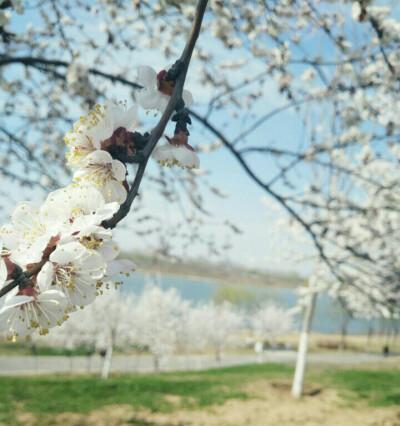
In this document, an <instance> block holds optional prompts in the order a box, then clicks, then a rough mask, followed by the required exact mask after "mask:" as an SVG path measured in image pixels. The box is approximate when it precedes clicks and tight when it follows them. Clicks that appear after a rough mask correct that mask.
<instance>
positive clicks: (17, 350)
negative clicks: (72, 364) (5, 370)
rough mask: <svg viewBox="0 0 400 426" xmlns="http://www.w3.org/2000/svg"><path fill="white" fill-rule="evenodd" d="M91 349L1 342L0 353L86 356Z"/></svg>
mask: <svg viewBox="0 0 400 426" xmlns="http://www.w3.org/2000/svg"><path fill="white" fill-rule="evenodd" d="M88 354H90V350H89V349H87V348H85V347H81V348H77V349H74V350H68V349H63V348H51V347H48V346H32V345H30V344H29V343H28V342H15V343H14V342H0V355H2V356H5V355H40V356H49V355H52V356H85V355H88Z"/></svg>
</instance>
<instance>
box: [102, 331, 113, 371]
mask: <svg viewBox="0 0 400 426" xmlns="http://www.w3.org/2000/svg"><path fill="white" fill-rule="evenodd" d="M113 346H114V333H113V332H110V337H109V339H108V345H107V349H106V355H105V357H104V362H103V368H102V369H101V378H102V379H108V376H109V375H110V371H111V361H112V355H113Z"/></svg>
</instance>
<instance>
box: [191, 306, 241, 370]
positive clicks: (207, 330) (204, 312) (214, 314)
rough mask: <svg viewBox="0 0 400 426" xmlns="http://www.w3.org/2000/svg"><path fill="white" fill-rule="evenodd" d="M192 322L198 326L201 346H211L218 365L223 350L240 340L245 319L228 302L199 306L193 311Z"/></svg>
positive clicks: (198, 337)
mask: <svg viewBox="0 0 400 426" xmlns="http://www.w3.org/2000/svg"><path fill="white" fill-rule="evenodd" d="M191 321H192V323H194V324H197V326H198V329H197V333H198V336H197V339H198V342H199V345H200V346H203V347H210V346H211V347H212V348H213V349H214V353H215V359H216V361H217V362H218V363H220V362H221V357H222V351H223V349H224V348H225V347H226V346H228V345H229V344H232V343H233V342H235V341H237V340H238V333H239V332H240V331H241V328H242V325H243V317H242V316H241V314H240V313H239V312H238V311H237V310H236V309H235V308H234V307H233V306H232V305H231V304H230V303H228V302H224V303H222V304H219V305H216V304H215V303H208V304H205V305H201V306H198V307H197V308H195V309H194V310H193V311H192V318H191Z"/></svg>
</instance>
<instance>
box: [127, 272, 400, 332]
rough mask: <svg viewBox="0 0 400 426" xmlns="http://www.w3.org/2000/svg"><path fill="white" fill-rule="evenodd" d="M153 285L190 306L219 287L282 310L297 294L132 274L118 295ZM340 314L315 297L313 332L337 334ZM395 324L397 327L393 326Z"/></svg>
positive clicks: (352, 328) (358, 326)
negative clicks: (175, 291)
mask: <svg viewBox="0 0 400 426" xmlns="http://www.w3.org/2000/svg"><path fill="white" fill-rule="evenodd" d="M150 282H153V283H154V282H156V284H157V285H159V286H160V287H161V288H162V289H164V290H167V289H170V288H175V289H176V290H177V291H178V292H179V294H180V295H181V297H182V298H183V299H186V300H189V301H192V302H193V303H206V302H208V301H210V300H213V299H214V297H215V296H216V295H217V294H218V292H220V291H221V287H229V288H236V289H238V290H239V291H243V290H245V292H246V294H247V295H249V296H250V297H251V299H253V300H256V301H257V302H258V301H264V300H265V301H270V302H273V303H276V304H279V305H281V306H282V307H286V308H292V307H294V306H295V305H296V302H297V292H296V290H295V289H291V288H276V287H261V286H255V285H242V286H238V285H237V286H234V285H232V286H228V285H226V284H219V283H216V282H212V281H204V280H202V279H196V278H187V277H179V276H169V275H163V276H160V275H157V276H155V275H152V274H140V273H136V274H133V275H131V276H130V277H129V278H127V279H126V281H125V282H124V285H123V286H122V291H126V292H133V293H134V294H136V295H139V294H140V293H141V292H142V291H143V289H144V287H145V286H146V284H147V283H150ZM342 318H343V312H342V310H341V309H340V307H339V305H338V304H337V303H335V302H334V301H333V300H332V299H331V298H329V297H327V296H325V295H319V296H318V300H317V305H316V310H315V316H314V321H313V330H314V331H316V332H321V333H340V328H341V323H342ZM397 324H399V323H398V322H397ZM370 325H371V324H370V323H368V322H367V321H364V320H358V319H351V320H350V321H349V324H348V329H347V331H348V333H349V334H366V333H367V332H368V328H369V327H370ZM383 327H385V324H384V323H383V322H382V321H374V322H373V323H372V328H373V330H374V332H380V331H381V330H382V329H383Z"/></svg>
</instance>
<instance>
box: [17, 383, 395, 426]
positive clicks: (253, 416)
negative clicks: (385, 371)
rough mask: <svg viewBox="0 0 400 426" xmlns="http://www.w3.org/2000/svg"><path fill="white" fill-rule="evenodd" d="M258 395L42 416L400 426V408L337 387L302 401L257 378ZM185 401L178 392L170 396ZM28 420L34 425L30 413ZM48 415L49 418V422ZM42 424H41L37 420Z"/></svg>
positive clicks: (80, 421)
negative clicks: (207, 403)
mask: <svg viewBox="0 0 400 426" xmlns="http://www.w3.org/2000/svg"><path fill="white" fill-rule="evenodd" d="M246 390H247V391H248V392H249V393H250V394H251V395H252V398H249V399H247V400H230V401H227V402H226V403H225V404H223V405H221V406H213V407H209V408H207V409H205V410H179V408H178V409H176V410H174V411H173V412H172V413H151V412H147V411H142V410H141V411H137V410H134V409H133V408H132V407H131V406H129V405H112V406H108V407H104V408H102V409H100V410H96V411H93V412H91V413H89V414H87V415H83V414H75V413H64V414H60V415H58V416H56V417H53V418H52V419H46V421H44V420H43V419H41V421H40V425H41V426H47V425H52V426H53V425H54V426H128V425H131V426H132V425H134V426H400V407H389V408H373V407H368V406H366V405H365V404H362V403H355V404H351V405H350V404H349V402H348V401H346V400H344V399H342V398H341V397H339V396H338V394H337V392H336V391H333V390H329V389H328V390H326V389H324V390H321V389H319V388H318V387H310V388H309V389H308V393H309V395H307V396H305V397H303V398H302V399H301V400H294V399H293V398H292V397H291V396H290V386H289V384H288V383H287V382H273V383H265V382H258V383H253V384H252V385H251V386H249V387H248V388H247V389H246ZM167 399H169V400H170V401H174V402H175V403H176V404H177V405H178V403H179V401H178V400H176V398H175V397H172V396H171V397H167ZM21 420H27V421H26V422H21V423H22V424H25V425H29V426H30V425H33V424H35V423H34V422H33V423H32V422H31V421H32V418H31V417H29V419H28V417H26V415H25V419H22V418H21ZM47 420H48V423H47ZM36 424H37V423H36Z"/></svg>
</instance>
